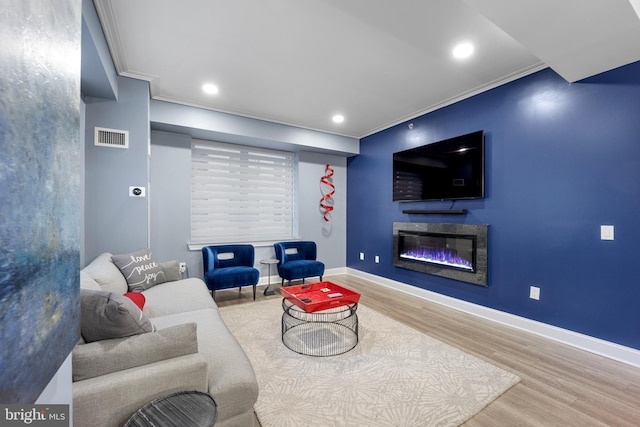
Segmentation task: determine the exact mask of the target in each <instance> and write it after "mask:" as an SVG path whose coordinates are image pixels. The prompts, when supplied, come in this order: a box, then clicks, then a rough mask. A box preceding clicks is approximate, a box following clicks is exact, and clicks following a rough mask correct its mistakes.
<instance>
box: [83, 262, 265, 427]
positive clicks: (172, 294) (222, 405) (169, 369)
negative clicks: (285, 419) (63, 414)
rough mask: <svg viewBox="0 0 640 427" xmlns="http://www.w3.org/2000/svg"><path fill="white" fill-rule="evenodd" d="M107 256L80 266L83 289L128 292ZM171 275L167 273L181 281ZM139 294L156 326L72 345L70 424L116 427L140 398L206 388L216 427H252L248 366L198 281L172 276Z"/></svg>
mask: <svg viewBox="0 0 640 427" xmlns="http://www.w3.org/2000/svg"><path fill="white" fill-rule="evenodd" d="M111 256H112V255H111V254H110V253H104V254H102V255H100V256H99V257H97V258H96V259H95V260H93V261H92V262H91V263H90V264H89V265H87V266H86V267H85V268H84V269H83V270H82V271H81V273H80V276H81V277H80V278H81V288H82V289H89V290H95V291H108V292H111V293H113V294H118V295H122V294H124V293H126V292H128V287H127V281H126V279H125V277H124V276H123V274H122V273H121V271H120V270H119V269H118V268H117V267H116V266H115V265H114V264H113V262H112V260H111ZM161 266H163V268H164V269H165V270H166V271H169V270H168V269H171V268H173V266H172V264H170V263H169V264H161ZM175 268H177V263H175ZM175 273H176V274H175V275H174V273H173V272H172V273H171V274H168V276H175V277H173V278H174V279H179V273H177V271H176V272H175ZM102 293H103V292H101V293H100V294H102ZM85 294H86V292H85ZM142 294H143V295H144V297H145V299H146V302H145V304H144V307H143V310H142V312H143V313H144V314H145V315H146V317H147V318H148V320H150V321H151V323H152V324H153V327H154V329H155V330H154V331H152V332H148V333H142V334H136V335H132V336H128V337H125V338H115V339H104V340H99V341H93V342H89V343H85V342H84V340H82V339H81V342H80V343H78V345H76V348H75V349H74V351H73V381H74V382H73V424H74V426H76V427H82V426H92V427H97V426H120V425H122V424H123V422H125V420H126V419H127V418H129V417H130V416H131V415H132V414H133V413H134V412H135V411H136V410H137V409H138V408H140V407H142V406H144V405H145V404H146V403H148V402H150V401H152V400H153V399H156V398H158V397H161V396H164V395H167V394H170V393H172V392H177V391H182V390H199V391H206V392H209V393H210V394H211V395H212V396H213V397H214V399H215V401H216V403H217V405H218V415H217V419H216V423H215V425H216V427H224V426H241V427H247V426H252V425H253V420H254V415H253V405H254V403H255V402H256V399H257V397H258V384H257V381H256V377H255V374H254V371H253V367H252V366H251V363H250V362H249V360H248V358H247V356H246V354H245V353H244V351H243V349H242V348H241V347H240V345H239V344H238V342H237V341H236V339H235V338H234V336H233V335H232V334H231V332H229V330H228V329H227V327H226V325H225V324H224V322H223V321H222V318H221V317H220V313H219V311H218V307H217V306H216V304H215V302H214V301H213V299H212V298H211V295H210V294H209V291H208V289H207V287H206V286H205V284H204V282H203V281H202V280H200V279H197V278H186V279H180V280H170V281H167V282H164V283H161V284H158V285H156V286H153V287H150V288H148V289H145V290H144V291H143V292H142ZM81 322H82V319H81Z"/></svg>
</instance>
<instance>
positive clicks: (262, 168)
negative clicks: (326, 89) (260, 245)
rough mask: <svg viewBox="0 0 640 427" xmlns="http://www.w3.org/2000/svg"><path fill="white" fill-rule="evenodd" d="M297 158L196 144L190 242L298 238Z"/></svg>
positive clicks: (193, 144) (283, 153) (218, 144)
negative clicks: (295, 219) (295, 167)
mask: <svg viewBox="0 0 640 427" xmlns="http://www.w3.org/2000/svg"><path fill="white" fill-rule="evenodd" d="M294 159H295V158H294V153H290V152H286V151H276V150H268V149H264V148H256V147H247V146H242V145H234V144H226V143H221V142H211V141H204V140H197V139H193V140H192V142H191V241H192V242H194V243H221V242H250V241H268V240H283V239H290V238H292V237H293V234H294V233H293V231H294V230H293V224H294V222H293V219H294V209H293V207H294V198H293V194H294V172H295V170H294V166H295V162H294Z"/></svg>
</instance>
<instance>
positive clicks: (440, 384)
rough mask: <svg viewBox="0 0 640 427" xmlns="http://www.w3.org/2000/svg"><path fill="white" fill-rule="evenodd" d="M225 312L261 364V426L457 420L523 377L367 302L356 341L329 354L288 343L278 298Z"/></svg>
mask: <svg viewBox="0 0 640 427" xmlns="http://www.w3.org/2000/svg"><path fill="white" fill-rule="evenodd" d="M220 312H221V314H222V317H223V319H224V321H225V322H226V324H227V325H228V327H229V329H230V330H231V332H233V334H234V335H235V336H236V338H237V339H238V341H239V342H240V344H241V345H242V347H243V348H244V349H245V351H246V352H247V355H248V356H249V358H250V359H251V363H252V364H253V367H254V369H255V372H256V376H257V378H258V383H259V385H260V395H259V397H258V402H257V403H256V405H255V411H256V414H257V415H258V418H259V419H260V422H261V424H262V426H263V427H276V426H283V427H285V426H287V427H289V426H290V427H300V426H323V427H324V426H384V427H390V426H421V427H423V426H458V425H460V424H461V423H464V422H465V421H466V420H468V419H470V418H471V417H473V416H474V415H475V414H477V413H478V412H479V411H480V410H482V408H484V407H485V406H486V405H488V404H489V403H491V402H492V401H493V400H494V399H496V398H497V397H498V396H500V395H501V394H502V393H504V392H505V391H506V390H508V389H509V388H510V387H512V386H513V385H515V384H517V383H518V382H519V381H520V379H519V378H518V377H517V376H515V375H513V374H511V373H509V372H506V371H504V370H503V369H500V368H498V367H496V366H493V365H491V364H489V363H487V362H485V361H482V360H480V359H478V358H476V357H474V356H471V355H469V354H466V353H464V352H462V351H460V350H458V349H456V348H453V347H451V346H449V345H447V344H445V343H443V342H441V341H438V340H436V339H434V338H431V337H429V336H427V335H425V334H422V333H420V332H417V331H415V330H414V329H411V328H409V327H407V326H405V325H403V324H401V323H398V322H396V321H394V320H393V319H390V318H388V317H386V316H383V315H381V314H379V313H378V312H376V311H374V310H371V309H369V308H367V307H365V306H363V305H360V306H359V307H358V312H357V314H358V318H359V342H358V345H356V347H355V348H354V349H353V350H351V351H349V352H347V353H344V354H342V355H339V356H331V357H312V356H303V355H300V354H297V353H294V352H293V351H291V350H289V349H288V348H286V347H285V346H284V345H283V344H282V340H281V317H282V308H281V300H280V299H271V300H268V301H264V302H255V303H251V304H242V305H238V306H227V307H222V308H220Z"/></svg>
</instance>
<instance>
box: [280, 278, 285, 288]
mask: <svg viewBox="0 0 640 427" xmlns="http://www.w3.org/2000/svg"><path fill="white" fill-rule="evenodd" d="M280 287H281V288H284V278H283V279H282V283H281V284H280Z"/></svg>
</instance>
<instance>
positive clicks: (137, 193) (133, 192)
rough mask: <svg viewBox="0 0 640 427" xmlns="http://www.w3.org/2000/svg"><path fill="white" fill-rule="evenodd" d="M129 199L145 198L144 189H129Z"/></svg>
mask: <svg viewBox="0 0 640 427" xmlns="http://www.w3.org/2000/svg"><path fill="white" fill-rule="evenodd" d="M129 197H145V191H144V187H129Z"/></svg>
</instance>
